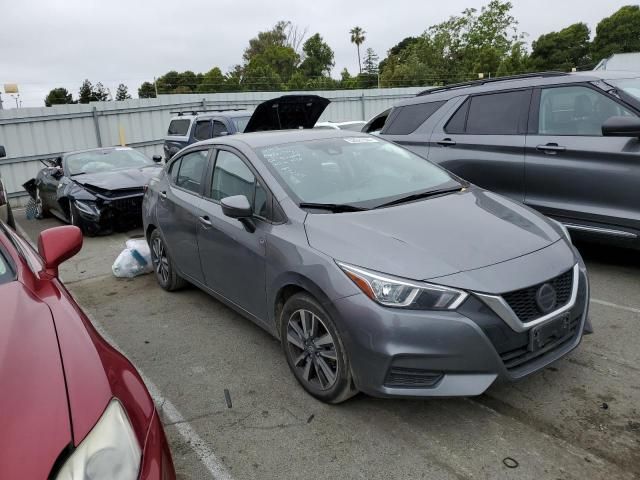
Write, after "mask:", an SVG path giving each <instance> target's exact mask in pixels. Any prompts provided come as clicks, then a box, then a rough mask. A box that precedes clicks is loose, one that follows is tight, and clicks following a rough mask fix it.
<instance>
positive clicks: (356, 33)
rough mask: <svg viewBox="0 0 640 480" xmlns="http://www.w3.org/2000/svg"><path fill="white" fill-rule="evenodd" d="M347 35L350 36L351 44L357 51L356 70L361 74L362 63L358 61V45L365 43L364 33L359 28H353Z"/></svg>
mask: <svg viewBox="0 0 640 480" xmlns="http://www.w3.org/2000/svg"><path fill="white" fill-rule="evenodd" d="M349 33H350V34H351V43H355V45H356V49H357V51H358V68H359V70H360V73H362V61H361V60H360V45H362V44H363V43H364V41H365V36H364V35H365V33H367V32H365V31H364V30H363V29H362V28H360V27H353V28H352V29H351V30H350V31H349Z"/></svg>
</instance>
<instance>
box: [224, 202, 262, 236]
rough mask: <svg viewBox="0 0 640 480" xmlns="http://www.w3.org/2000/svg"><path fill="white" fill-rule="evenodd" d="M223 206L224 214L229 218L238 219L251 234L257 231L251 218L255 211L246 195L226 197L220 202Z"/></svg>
mask: <svg viewBox="0 0 640 480" xmlns="http://www.w3.org/2000/svg"><path fill="white" fill-rule="evenodd" d="M220 205H222V213H224V214H225V215H226V216H227V217H230V218H236V219H238V220H240V222H241V223H242V224H243V225H244V227H245V228H246V229H247V230H248V231H249V232H251V233H253V232H254V231H255V230H256V225H255V224H254V223H253V219H252V218H251V216H252V215H253V210H252V209H251V204H250V203H249V200H247V197H245V196H244V195H234V196H233V197H226V198H223V199H222V200H220Z"/></svg>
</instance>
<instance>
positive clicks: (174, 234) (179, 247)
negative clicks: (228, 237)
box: [157, 150, 209, 282]
mask: <svg viewBox="0 0 640 480" xmlns="http://www.w3.org/2000/svg"><path fill="white" fill-rule="evenodd" d="M208 155H209V151H208V150H200V151H196V152H190V153H187V154H186V155H183V156H182V157H180V158H178V159H177V160H175V161H174V162H172V163H171V165H170V166H169V175H168V176H167V182H166V183H164V184H163V186H162V187H161V188H162V190H161V191H160V192H159V195H160V196H159V199H158V206H157V216H158V223H159V224H160V230H161V231H162V234H163V236H164V239H165V241H166V244H167V249H168V251H169V254H170V255H171V258H172V260H173V261H174V262H175V264H176V266H177V267H178V270H179V271H180V272H181V273H182V274H183V275H185V276H187V277H189V278H192V279H194V280H196V281H199V282H203V281H204V274H203V272H202V268H201V267H200V259H199V257H198V241H197V224H198V218H199V217H200V216H201V214H202V212H201V211H200V210H199V208H198V206H199V205H200V203H201V201H202V199H201V190H202V183H203V181H204V177H205V173H206V167H207V166H208Z"/></svg>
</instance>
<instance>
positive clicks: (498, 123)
mask: <svg viewBox="0 0 640 480" xmlns="http://www.w3.org/2000/svg"><path fill="white" fill-rule="evenodd" d="M530 95H531V92H530V91H527V90H520V91H515V92H503V93H494V94H490V95H478V96H474V97H471V103H470V105H469V113H468V115H467V124H466V128H465V133H467V134H468V135H517V134H518V131H519V126H520V122H521V119H522V118H523V115H524V114H525V113H526V112H528V100H529V98H530Z"/></svg>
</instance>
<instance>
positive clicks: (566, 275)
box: [143, 130, 590, 403]
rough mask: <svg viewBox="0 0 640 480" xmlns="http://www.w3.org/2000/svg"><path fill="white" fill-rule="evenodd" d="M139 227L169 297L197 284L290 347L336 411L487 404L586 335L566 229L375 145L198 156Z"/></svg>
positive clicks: (205, 149)
mask: <svg viewBox="0 0 640 480" xmlns="http://www.w3.org/2000/svg"><path fill="white" fill-rule="evenodd" d="M143 219H144V228H145V232H146V235H147V238H148V241H149V244H150V246H151V250H152V259H153V263H154V266H155V272H156V276H157V279H158V282H159V284H160V286H161V287H162V288H164V289H166V290H176V289H178V288H180V287H181V286H183V285H185V284H186V283H187V282H188V283H191V284H193V285H196V286H197V287H199V288H201V289H203V290H204V291H206V292H208V293H209V294H211V295H212V296H214V297H216V298H218V299H219V300H221V301H223V302H225V303H226V304H227V305H229V306H230V307H232V308H234V309H235V310H237V311H238V312H239V313H241V314H242V315H244V316H245V317H247V318H249V319H251V320H252V321H254V322H255V323H256V324H258V325H260V326H261V327H263V328H264V329H266V330H267V331H268V332H270V333H271V334H273V335H274V336H276V337H278V338H280V339H281V340H282V346H283V350H284V354H285V356H286V359H287V362H288V364H289V367H290V368H291V371H292V372H293V374H294V375H295V377H296V379H297V380H298V381H299V382H300V384H301V385H302V387H304V389H305V390H307V392H309V393H310V394H311V395H313V396H315V397H317V398H319V399H320V400H323V401H326V402H331V403H338V402H341V401H344V400H346V399H348V398H349V397H351V396H352V395H354V394H355V393H356V392H358V391H362V392H365V393H368V394H370V395H374V396H380V397H391V396H401V397H431V396H458V395H460V396H470V395H479V394H481V393H482V392H484V391H485V390H486V389H487V388H488V387H489V386H490V385H491V384H492V383H494V382H495V381H496V380H497V379H499V378H501V379H508V380H516V379H520V378H523V377H525V376H527V375H529V374H531V373H533V372H535V371H537V370H540V369H542V368H544V367H546V366H547V365H549V364H550V363H551V362H554V361H555V360H558V359H559V358H561V357H563V356H564V355H566V354H567V353H568V352H570V351H571V350H573V349H574V348H575V347H577V346H578V344H579V343H580V340H581V338H582V335H583V333H584V332H585V330H588V329H589V328H590V327H589V323H588V320H587V310H588V304H589V285H588V279H587V273H586V270H585V266H584V263H583V262H582V259H581V258H580V255H579V254H578V252H577V251H576V249H575V248H574V247H573V245H572V243H571V239H570V237H569V235H568V234H567V232H566V230H565V229H564V228H563V227H562V226H561V225H560V224H558V223H556V222H554V221H552V220H549V219H547V218H545V217H544V216H542V215H541V214H539V213H537V212H535V211H533V210H531V209H529V208H528V207H525V206H523V205H522V204H520V203H517V202H514V201H512V200H509V199H507V198H505V197H502V196H500V195H497V194H494V193H491V192H488V191H486V190H483V189H480V188H478V187H476V186H474V185H471V184H469V183H466V182H465V181H463V180H460V179H459V178H457V177H455V176H453V175H451V174H450V173H448V172H447V171H445V170H443V169H442V168H440V167H438V166H436V165H434V164H432V163H430V162H428V161H426V160H424V159H423V158H421V157H419V156H417V155H415V154H413V153H411V152H410V151H408V150H406V149H404V148H402V147H400V146H397V145H394V144H392V143H389V142H387V141H385V140H382V139H380V138H376V137H372V136H369V135H365V134H360V133H354V132H342V131H337V130H335V131H323V130H306V131H280V132H269V133H252V134H244V135H237V136H232V137H220V138H216V139H213V140H209V141H206V142H201V143H197V144H194V145H191V146H189V147H188V148H186V149H184V150H182V151H181V152H179V153H178V154H176V155H175V156H174V157H173V158H172V159H171V161H170V162H169V163H168V164H167V165H166V167H165V169H164V170H163V171H162V173H161V174H160V175H159V176H158V177H157V178H155V179H153V180H152V181H151V183H150V184H149V187H148V189H147V192H146V194H145V197H144V202H143Z"/></svg>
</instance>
